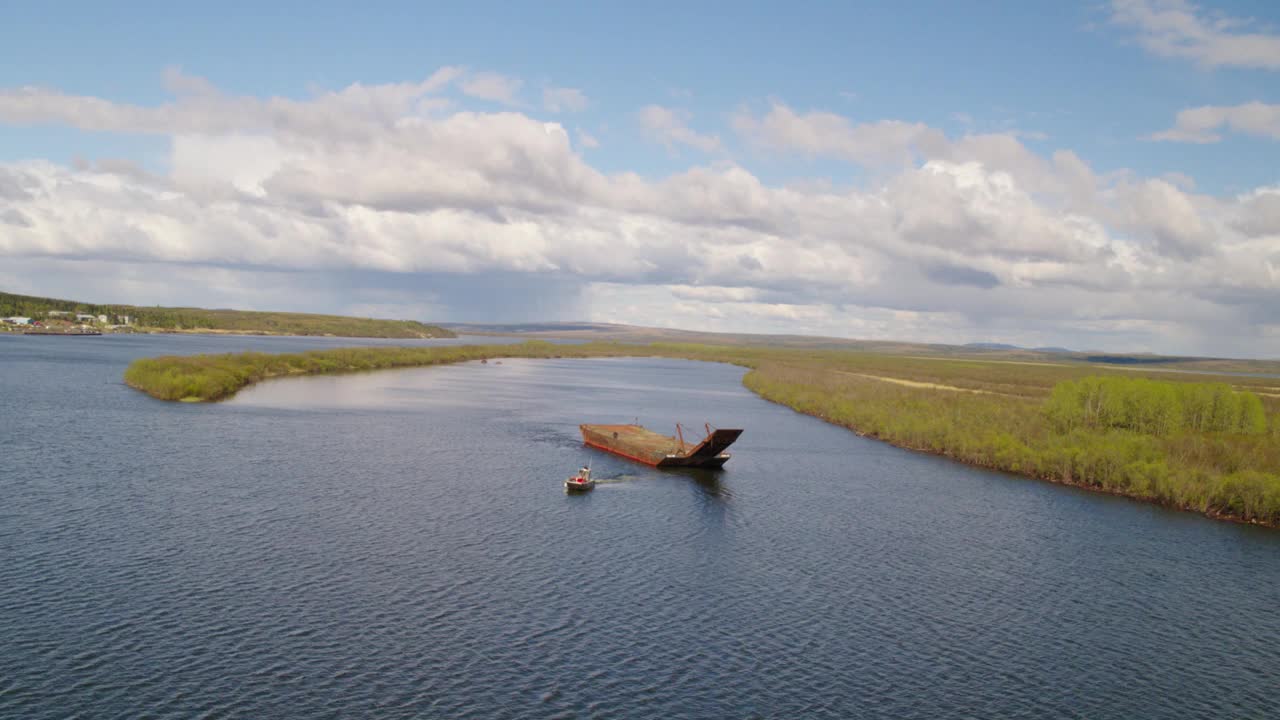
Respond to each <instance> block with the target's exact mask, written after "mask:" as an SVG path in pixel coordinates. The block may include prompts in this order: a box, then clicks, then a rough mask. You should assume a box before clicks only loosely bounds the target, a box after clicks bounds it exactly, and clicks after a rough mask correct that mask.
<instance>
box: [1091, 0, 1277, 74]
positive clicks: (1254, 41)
mask: <svg viewBox="0 0 1280 720" xmlns="http://www.w3.org/2000/svg"><path fill="white" fill-rule="evenodd" d="M1111 19H1112V22H1114V23H1116V24H1118V25H1123V26H1125V27H1131V28H1133V29H1135V30H1136V31H1137V33H1138V37H1137V39H1138V44H1140V45H1141V46H1142V47H1143V48H1144V49H1146V50H1147V51H1148V52H1150V53H1152V54H1155V55H1159V56H1161V57H1172V58H1184V59H1187V60H1191V61H1194V62H1196V63H1198V64H1199V65H1202V66H1204V67H1210V68H1213V67H1244V68H1259V69H1264V70H1280V34H1277V33H1275V32H1273V31H1267V30H1266V29H1263V28H1251V27H1249V26H1250V25H1251V24H1252V23H1251V22H1250V21H1248V20H1244V19H1241V18H1232V17H1226V16H1223V15H1220V14H1211V13H1207V12H1205V11H1203V10H1202V9H1201V8H1199V7H1197V6H1195V5H1193V4H1191V3H1189V2H1186V1H1185V0H1113V1H1112V15H1111Z"/></svg>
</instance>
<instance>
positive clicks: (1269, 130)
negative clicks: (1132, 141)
mask: <svg viewBox="0 0 1280 720" xmlns="http://www.w3.org/2000/svg"><path fill="white" fill-rule="evenodd" d="M1220 128H1227V129H1230V130H1233V131H1235V132H1238V133H1244V134H1246V135H1255V136H1258V137H1265V138H1270V139H1272V140H1280V105H1268V104H1266V103H1261V102H1250V103H1244V104H1242V105H1231V106H1221V105H1204V106H1201V107H1195V108H1188V109H1186V110H1182V111H1180V112H1179V113H1178V118H1177V120H1176V121H1174V125H1173V127H1172V128H1170V129H1168V130H1165V131H1162V132H1158V133H1155V134H1154V135H1151V136H1150V138H1149V139H1151V140H1165V141H1169V142H1190V143H1216V142H1218V141H1219V140H1221V139H1222V136H1221V135H1219V134H1218V132H1217V130H1219V129H1220Z"/></svg>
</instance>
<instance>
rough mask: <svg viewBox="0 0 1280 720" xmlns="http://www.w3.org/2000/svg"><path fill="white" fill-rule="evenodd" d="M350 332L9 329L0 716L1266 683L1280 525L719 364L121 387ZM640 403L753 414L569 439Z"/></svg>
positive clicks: (673, 411) (255, 714) (1103, 713)
mask: <svg viewBox="0 0 1280 720" xmlns="http://www.w3.org/2000/svg"><path fill="white" fill-rule="evenodd" d="M350 343H351V341H349V340H348V341H344V340H321V339H281V338H206V337H184V336H180V337H127V336H104V337H101V338H78V339H65V338H35V337H31V338H13V337H0V453H2V456H3V457H2V462H3V464H2V465H0V498H2V503H0V717H4V718H68V717H84V718H143V717H148V718H192V717H210V718H213V717H218V718H304V717H305V718H350V717H379V718H410V717H421V718H434V717H475V718H489V717H495V718H553V717H563V718H574V717H581V718H586V717H613V718H629V717H634V718H649V717H687V718H713V717H714V718H744V717H778V718H795V717H819V718H821V717H828V718H863V717H865V718H934V717H976V718H1117V719H1121V718H1123V719H1126V720H1127V719H1129V718H1223V717H1227V718H1236V717H1242V718H1243V717H1248V718H1264V717H1277V716H1280V532H1275V531H1266V530H1261V529H1257V528H1250V527H1243V526H1237V525H1231V524H1226V523H1219V522H1214V521H1210V520H1207V519H1204V518H1201V517H1198V516H1195V515H1190V514H1182V513H1175V512H1169V511H1164V510H1160V509H1157V508H1152V507H1148V506H1144V505H1141V504H1137V503H1133V502H1129V501H1125V500H1121V499H1116V498H1110V497H1104V496H1098V495H1092V494H1088V493H1083V492H1079V491H1075V490H1072V489H1069V488H1062V487H1057V486H1051V485H1047V484H1043V483H1038V482H1033V481H1026V480H1021V479H1018V478H1013V477H1008V476H1003V475H999V474H993V473H988V472H983V471H978V470H974V469H970V468H965V467H961V466H957V465H953V464H951V463H949V462H946V461H944V460H941V459H938V458H934V457H930V456H924V455H918V454H912V453H909V452H905V451H901V450H897V449H895V448H892V447H889V446H887V445H884V444H880V443H876V442H873V441H869V440H865V439H861V438H858V437H856V436H855V435H853V434H852V433H849V432H847V431H844V430H841V429H838V428H835V427H831V426H828V425H825V424H823V423H821V422H819V421H817V420H814V419H812V418H809V417H806V416H803V415H798V414H795V413H792V412H791V411H789V410H787V409H786V408H783V407H780V406H775V405H770V404H768V403H765V402H763V401H761V400H759V399H758V398H756V397H755V396H753V395H751V394H750V393H748V392H747V391H745V390H744V389H743V388H742V387H741V386H740V384H739V380H740V376H741V372H742V371H741V370H740V369H736V368H732V367H727V366H721V365H710V364H697V363H686V362H679V361H668V360H550V361H517V360H509V361H504V362H503V364H501V365H496V364H492V363H491V364H489V365H479V364H467V365H458V366H450V367H437V368H428V369H421V370H404V371H386V372H380V373H371V374H364V375H353V376H344V377H328V378H306V379H293V380H281V381H274V382H269V383H265V384H263V385H260V386H257V387H255V388H251V389H249V390H247V391H245V392H243V393H242V394H241V395H240V396H238V397H237V398H236V399H234V400H232V401H230V402H226V403H221V404H216V405H185V404H177V403H163V402H159V401H155V400H152V399H150V398H147V397H145V396H143V395H141V394H139V393H136V392H133V391H131V390H129V389H128V388H126V387H124V386H123V385H122V384H121V382H120V378H121V373H122V371H123V369H124V367H125V365H126V364H127V362H128V361H129V360H130V359H132V358H135V357H140V356H149V355H156V354H162V353H191V352H206V351H231V350H239V349H244V348H250V347H252V348H256V349H262V350H271V351H279V350H293V349H300V348H304V347H319V346H329V345H337V344H350ZM634 418H638V419H639V420H640V421H641V422H642V423H645V424H649V425H651V426H654V427H658V428H667V427H670V426H671V424H672V423H673V422H675V421H677V420H679V421H683V422H685V423H687V424H695V423H701V422H703V421H708V422H711V423H712V424H714V425H719V426H725V427H732V426H742V427H745V428H746V433H745V434H744V435H743V437H742V439H741V440H740V441H739V442H738V444H737V445H735V446H734V448H733V451H734V457H733V459H732V460H731V461H730V462H729V464H728V467H727V469H726V470H725V471H724V472H723V473H721V474H719V475H713V474H696V473H683V474H682V473H670V472H658V471H655V470H652V469H649V468H645V467H642V466H637V465H634V464H631V463H629V462H627V461H625V460H622V459H620V458H615V457H612V456H606V455H600V454H596V453H594V452H592V451H588V450H586V449H584V448H583V447H582V445H581V442H580V439H579V436H578V434H577V424H578V423H580V422H584V421H596V422H626V421H630V420H632V419H634ZM588 459H590V460H591V461H592V463H593V466H594V468H595V470H596V474H597V476H598V477H600V478H602V479H604V480H605V482H604V483H603V484H601V485H600V486H599V487H598V488H597V489H596V490H595V491H594V492H593V493H590V494H586V495H583V496H566V495H565V494H564V492H563V490H562V488H561V486H560V482H561V480H562V479H563V477H565V476H566V475H568V474H569V473H570V472H572V471H573V470H574V469H575V468H576V467H578V466H579V465H580V464H581V463H583V462H584V461H586V460H588Z"/></svg>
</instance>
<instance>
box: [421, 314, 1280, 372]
mask: <svg viewBox="0 0 1280 720" xmlns="http://www.w3.org/2000/svg"><path fill="white" fill-rule="evenodd" d="M444 326H445V327H447V328H449V329H451V330H454V331H456V332H460V333H463V334H465V335H516V336H520V337H526V338H530V339H534V338H540V339H553V338H564V339H579V340H605V341H614V342H630V343H651V342H666V343H703V344H708V345H764V346H769V347H792V348H812V349H813V350H814V351H816V352H821V351H824V350H854V351H859V352H871V353H883V354H890V355H911V356H916V357H935V358H973V359H981V360H992V361H1003V362H1016V363H1047V364H1052V365H1059V364H1063V363H1080V364H1098V365H1107V366H1111V367H1134V368H1139V367H1141V368H1151V367H1152V366H1159V368H1160V369H1162V370H1163V369H1170V370H1174V369H1176V370H1183V371H1192V372H1208V373H1241V374H1248V375H1260V376H1267V377H1273V376H1280V361H1276V360H1237V359H1231V358H1197V357H1165V356H1158V355H1150V354H1146V353H1108V352H1105V351H1100V350H1090V351H1086V352H1080V351H1075V350H1070V349H1068V348H1063V347H1040V348H1034V349H1031V348H1023V347H1019V346H1017V345H1008V344H1005V343H970V344H969V345H944V344H941V343H913V342H903V341H893V340H855V339H852V338H838V337H822V336H814V335H757V334H751V333H718V332H707V331H699V330H678V329H674V328H653V327H642V326H638V325H618V324H613V323H593V322H544V323H444Z"/></svg>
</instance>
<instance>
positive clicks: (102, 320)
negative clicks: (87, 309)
mask: <svg viewBox="0 0 1280 720" xmlns="http://www.w3.org/2000/svg"><path fill="white" fill-rule="evenodd" d="M98 322H100V323H102V324H103V325H106V324H107V316H106V315H99V316H98Z"/></svg>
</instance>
